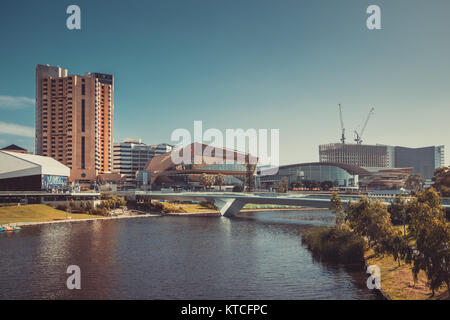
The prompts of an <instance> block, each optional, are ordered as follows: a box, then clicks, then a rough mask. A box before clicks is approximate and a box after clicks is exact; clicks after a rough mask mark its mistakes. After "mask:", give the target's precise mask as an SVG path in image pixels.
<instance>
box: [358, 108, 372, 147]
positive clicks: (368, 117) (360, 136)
mask: <svg viewBox="0 0 450 320" xmlns="http://www.w3.org/2000/svg"><path fill="white" fill-rule="evenodd" d="M374 111H375V108H372V109H370V111H369V114H368V115H367V118H366V122H364V126H363V127H362V129H361V132H359V133H358V131H356V130H355V134H356V139H355V141H356V143H357V144H361V143H362V142H363V141H362V135H363V134H364V130H365V129H366V126H367V123H368V122H369V119H370V117H371V116H372V115H373V112H374Z"/></svg>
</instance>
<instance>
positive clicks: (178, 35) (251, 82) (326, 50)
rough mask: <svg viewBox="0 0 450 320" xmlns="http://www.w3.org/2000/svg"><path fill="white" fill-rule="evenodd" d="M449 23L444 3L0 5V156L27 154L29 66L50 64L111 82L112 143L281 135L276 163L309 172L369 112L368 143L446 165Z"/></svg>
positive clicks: (31, 93) (201, 0)
mask: <svg viewBox="0 0 450 320" xmlns="http://www.w3.org/2000/svg"><path fill="white" fill-rule="evenodd" d="M70 4H77V5H79V6H80V7H81V15H82V29H81V30H80V31H69V30H68V29H67V28H66V18H67V14H66V13H65V11H66V8H67V6H68V5H70ZM370 4H377V5H379V6H380V7H381V14H382V30H375V31H371V30H368V29H367V28H366V22H365V21H366V18H367V14H366V8H367V7H368V6H369V5H370ZM449 14H450V1H448V0H431V1H425V0H422V1H413V0H395V1H393V0H392V1H376V0H372V1H361V0H340V1H334V0H333V1H332V0H328V1H323V0H315V1H309V0H308V1H301V0H270V1H267V0H221V1H217V0H157V1H156V0H153V1H136V0H135V1H133V0H131V1H130V0H128V1H93V0H89V1H62V0H58V1H22V0H16V1H1V3H0V26H1V28H0V43H1V44H0V146H4V145H6V144H9V143H16V144H19V145H21V146H24V147H26V148H29V149H31V150H33V149H34V139H33V138H31V137H30V136H31V135H32V130H33V127H34V103H33V100H34V97H35V66H36V64H51V65H60V66H62V67H64V68H67V69H69V72H70V73H72V74H83V73H84V72H86V71H92V72H104V73H112V74H114V76H115V81H116V82H115V121H114V125H115V128H114V137H115V140H122V139H124V138H126V137H140V138H142V139H143V140H144V142H146V143H160V142H170V134H171V132H172V131H173V130H174V129H176V128H187V129H189V130H193V121H194V120H203V122H204V126H205V127H206V128H219V129H225V128H244V129H246V128H267V129H270V128H279V129H280V138H281V146H280V148H281V163H282V164H288V163H296V162H306V161H317V160H318V145H319V144H322V143H329V142H337V141H338V140H339V138H340V126H339V118H338V107H337V104H338V103H342V105H343V109H344V118H345V119H344V120H345V125H346V128H347V137H348V139H349V140H350V139H353V135H352V132H353V130H354V129H355V128H357V127H358V126H360V125H361V124H362V122H364V119H365V117H366V115H367V112H368V111H369V109H370V107H372V106H373V107H375V109H376V110H375V115H374V116H373V117H372V119H371V121H370V122H369V125H368V127H367V129H366V132H365V135H364V141H365V142H366V143H371V144H375V143H382V144H391V145H404V146H409V147H421V146H428V145H441V144H444V145H446V147H447V152H446V153H447V156H446V159H447V160H446V163H447V164H450V161H449V159H450V158H449V156H448V154H449V153H450V127H449V119H450V36H449V35H450V19H449ZM19 97H22V98H19ZM27 98H28V99H27Z"/></svg>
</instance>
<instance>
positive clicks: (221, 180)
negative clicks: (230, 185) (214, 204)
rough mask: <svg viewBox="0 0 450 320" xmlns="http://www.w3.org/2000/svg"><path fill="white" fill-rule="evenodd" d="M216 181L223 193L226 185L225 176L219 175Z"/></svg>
mask: <svg viewBox="0 0 450 320" xmlns="http://www.w3.org/2000/svg"><path fill="white" fill-rule="evenodd" d="M215 180H216V181H215V182H216V185H218V186H219V189H220V191H222V186H223V184H224V183H225V176H224V175H223V174H221V173H219V174H218V175H216V177H215Z"/></svg>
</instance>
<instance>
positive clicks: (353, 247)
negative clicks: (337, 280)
mask: <svg viewBox="0 0 450 320" xmlns="http://www.w3.org/2000/svg"><path fill="white" fill-rule="evenodd" d="M302 243H303V244H305V245H306V246H307V247H308V249H309V250H311V251H312V253H313V255H314V256H315V257H316V258H317V259H318V260H321V261H325V262H335V263H358V262H361V261H363V259H364V247H365V242H364V239H363V238H362V237H360V236H357V235H355V234H354V233H352V232H351V231H350V230H348V229H343V228H336V227H315V228H311V229H309V230H307V231H306V232H305V233H304V234H303V236H302Z"/></svg>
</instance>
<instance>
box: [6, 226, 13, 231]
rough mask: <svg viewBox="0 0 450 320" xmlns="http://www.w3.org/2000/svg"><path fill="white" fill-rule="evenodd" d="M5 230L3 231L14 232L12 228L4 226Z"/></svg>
mask: <svg viewBox="0 0 450 320" xmlns="http://www.w3.org/2000/svg"><path fill="white" fill-rule="evenodd" d="M5 228H6V230H5V231H14V229H13V228H12V227H10V226H6V227H5Z"/></svg>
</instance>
